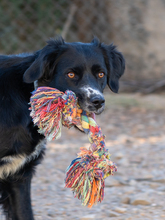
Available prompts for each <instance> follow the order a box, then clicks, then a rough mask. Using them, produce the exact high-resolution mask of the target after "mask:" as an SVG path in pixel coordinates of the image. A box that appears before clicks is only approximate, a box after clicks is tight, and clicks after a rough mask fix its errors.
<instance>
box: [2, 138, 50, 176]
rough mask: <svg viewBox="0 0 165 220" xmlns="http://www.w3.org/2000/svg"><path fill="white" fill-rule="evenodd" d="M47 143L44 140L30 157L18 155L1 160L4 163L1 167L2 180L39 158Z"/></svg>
mask: <svg viewBox="0 0 165 220" xmlns="http://www.w3.org/2000/svg"><path fill="white" fill-rule="evenodd" d="M45 146H46V141H45V140H42V141H41V142H40V143H39V144H38V145H37V146H36V148H35V150H34V151H33V152H32V153H31V154H30V155H28V156H27V155H25V154H17V155H15V156H6V157H3V158H2V159H1V161H2V162H4V164H3V165H1V166H0V179H5V178H6V177H7V176H9V175H12V174H14V173H16V172H17V171H19V170H20V169H21V168H22V167H23V166H24V165H25V164H26V163H29V162H30V161H32V160H34V159H35V158H37V157H38V156H39V155H40V153H41V151H42V150H43V149H44V148H45Z"/></svg>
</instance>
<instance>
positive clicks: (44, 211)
mask: <svg viewBox="0 0 165 220" xmlns="http://www.w3.org/2000/svg"><path fill="white" fill-rule="evenodd" d="M105 96H106V109H105V111H104V112H103V113H102V115H100V116H97V122H98V124H99V125H100V126H101V128H102V131H103V133H104V134H105V135H106V146H107V148H108V150H109V152H110V153H111V155H112V156H111V159H112V161H114V162H115V163H116V164H117V166H118V171H117V172H116V173H115V175H114V176H110V177H108V178H107V179H106V187H105V197H104V200H103V202H102V203H99V204H97V205H95V206H93V207H92V209H89V208H87V207H84V206H82V205H81V202H80V201H79V200H78V199H77V198H74V196H73V194H72V192H71V191H70V189H66V188H64V179H65V170H66V168H67V166H68V165H69V164H70V162H71V161H72V160H73V159H74V158H75V157H76V153H78V152H79V147H82V146H86V147H88V146H89V141H88V138H87V136H86V135H85V134H83V133H80V132H79V131H77V130H75V129H74V128H73V129H70V130H67V129H65V128H64V129H63V131H62V137H61V138H60V139H59V140H57V141H54V142H51V143H48V145H47V152H46V156H45V159H44V161H43V163H42V164H41V165H39V166H38V169H37V173H36V176H35V177H34V179H33V184H32V198H33V201H32V204H33V209H34V213H35V219H36V220H67V219H69V220H74V219H77V220H107V219H112V220H113V219H114V220H136V219H141V220H151V219H153V220H163V219H165V169H164V167H165V111H164V106H165V95H163V94H162V95H148V96H142V95H140V94H134V95H128V94H121V95H112V94H111V95H109V94H106V95H105Z"/></svg>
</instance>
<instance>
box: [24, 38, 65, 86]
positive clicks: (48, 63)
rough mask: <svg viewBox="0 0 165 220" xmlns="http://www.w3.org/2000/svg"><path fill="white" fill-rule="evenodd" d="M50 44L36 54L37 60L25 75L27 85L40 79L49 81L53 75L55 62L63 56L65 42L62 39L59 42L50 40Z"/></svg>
mask: <svg viewBox="0 0 165 220" xmlns="http://www.w3.org/2000/svg"><path fill="white" fill-rule="evenodd" d="M47 43H48V44H47V45H46V46H45V47H44V48H43V49H42V50H40V51H38V52H37V53H36V56H37V58H36V60H35V61H34V62H33V63H32V64H31V65H30V67H29V68H28V69H27V70H26V71H25V73H24V75H23V81H24V82H25V83H32V82H34V81H35V80H38V79H40V78H42V77H43V78H44V79H48V78H50V77H51V75H52V74H53V73H52V72H53V70H54V68H55V61H56V59H57V57H58V56H59V55H60V54H61V52H62V50H61V49H60V46H61V45H64V44H65V42H64V40H63V39H62V38H59V39H57V40H50V41H48V42H47Z"/></svg>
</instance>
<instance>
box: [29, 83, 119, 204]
mask: <svg viewBox="0 0 165 220" xmlns="http://www.w3.org/2000/svg"><path fill="white" fill-rule="evenodd" d="M30 104H31V107H30V110H31V113H30V115H31V117H32V118H33V122H34V124H35V125H37V126H38V127H39V130H38V132H39V133H41V134H43V135H45V136H46V138H47V139H48V140H49V141H50V140H53V139H57V138H59V137H60V136H61V127H62V125H63V126H65V127H68V128H70V127H72V126H73V125H76V126H77V127H78V128H79V129H81V130H83V131H84V132H85V133H86V134H88V137H89V141H90V144H91V145H90V147H89V150H88V149H86V148H83V147H81V148H80V152H79V153H78V157H77V158H76V159H74V160H73V161H72V162H71V164H70V166H69V167H68V168H67V170H66V179H65V187H66V188H71V190H72V191H73V192H74V194H75V197H77V198H78V199H80V200H81V202H82V204H83V205H87V206H88V207H90V208H91V207H92V206H93V204H96V203H97V202H101V201H102V200H103V198H104V187H105V178H106V177H108V176H109V175H113V173H114V172H116V171H117V167H116V165H115V164H114V163H113V162H112V161H111V160H110V154H109V153H108V150H107V149H106V148H105V136H104V135H103V134H102V132H101V128H100V126H98V125H97V123H96V121H95V115H94V114H92V113H88V112H85V111H82V110H81V109H80V106H79V105H78V103H77V97H76V95H75V94H74V93H73V92H72V91H69V90H67V91H66V92H65V93H63V92H60V91H59V90H57V89H54V88H50V87H39V88H38V89H37V90H36V91H34V92H33V94H32V96H31V99H30Z"/></svg>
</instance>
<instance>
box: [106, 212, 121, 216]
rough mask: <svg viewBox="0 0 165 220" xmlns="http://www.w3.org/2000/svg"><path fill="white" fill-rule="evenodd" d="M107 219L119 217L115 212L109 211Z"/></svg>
mask: <svg viewBox="0 0 165 220" xmlns="http://www.w3.org/2000/svg"><path fill="white" fill-rule="evenodd" d="M108 215H109V217H119V216H120V215H119V214H118V213H117V212H114V211H109V214H108Z"/></svg>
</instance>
